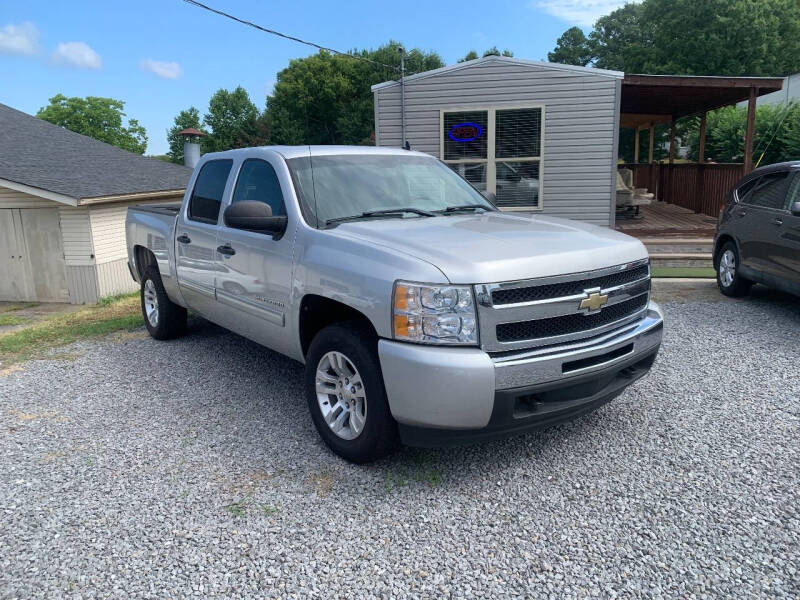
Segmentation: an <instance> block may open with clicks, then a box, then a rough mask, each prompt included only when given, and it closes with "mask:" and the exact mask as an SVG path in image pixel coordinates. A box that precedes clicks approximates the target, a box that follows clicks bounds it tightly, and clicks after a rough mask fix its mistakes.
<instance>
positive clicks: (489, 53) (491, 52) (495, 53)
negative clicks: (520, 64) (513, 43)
mask: <svg viewBox="0 0 800 600" xmlns="http://www.w3.org/2000/svg"><path fill="white" fill-rule="evenodd" d="M483 56H484V57H487V56H509V57H511V56H514V53H513V52H512V51H511V50H503V51H502V52H500V50H498V49H497V46H492V47H491V48H489V49H488V50H487V51H486V52H484V53H483Z"/></svg>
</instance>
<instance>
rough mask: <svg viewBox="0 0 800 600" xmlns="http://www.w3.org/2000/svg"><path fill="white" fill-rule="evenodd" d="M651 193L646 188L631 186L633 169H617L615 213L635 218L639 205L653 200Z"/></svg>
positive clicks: (637, 214)
mask: <svg viewBox="0 0 800 600" xmlns="http://www.w3.org/2000/svg"><path fill="white" fill-rule="evenodd" d="M653 196H654V195H653V194H650V193H648V192H647V188H635V187H633V171H631V170H630V169H617V202H616V204H617V215H618V216H621V217H628V218H637V217H638V216H639V209H640V207H642V206H644V205H646V204H650V203H651V202H652V201H653Z"/></svg>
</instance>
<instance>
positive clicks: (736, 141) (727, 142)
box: [687, 102, 800, 165]
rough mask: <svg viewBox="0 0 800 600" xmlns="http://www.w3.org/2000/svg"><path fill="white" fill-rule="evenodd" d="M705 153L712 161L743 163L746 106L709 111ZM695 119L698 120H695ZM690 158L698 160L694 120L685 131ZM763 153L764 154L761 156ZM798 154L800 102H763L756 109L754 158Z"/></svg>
mask: <svg viewBox="0 0 800 600" xmlns="http://www.w3.org/2000/svg"><path fill="white" fill-rule="evenodd" d="M707 119H708V120H707V134H706V149H705V156H706V157H707V158H711V159H713V160H714V161H715V162H742V160H744V137H745V131H746V129H747V109H746V108H744V107H741V108H740V107H736V106H726V107H725V108H721V109H719V110H715V111H713V112H710V113H708V117H707ZM695 120H699V119H696V118H695ZM687 137H688V140H687V141H688V143H689V158H691V159H693V160H697V157H698V154H699V149H698V147H699V137H700V136H699V133H698V127H697V123H695V124H694V127H692V128H691V129H690V131H689V132H688V136H687ZM762 154H763V157H762ZM798 157H800V104H798V103H797V102H792V103H790V104H788V105H784V104H778V105H772V104H765V105H762V106H759V107H758V108H757V109H756V121H755V131H754V135H753V159H754V161H758V160H759V159H761V164H762V165H769V164H772V163H777V162H783V161H787V160H797V158H798Z"/></svg>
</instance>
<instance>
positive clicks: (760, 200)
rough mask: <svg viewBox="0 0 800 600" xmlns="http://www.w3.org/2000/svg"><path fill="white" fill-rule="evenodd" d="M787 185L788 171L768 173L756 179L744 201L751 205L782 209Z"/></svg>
mask: <svg viewBox="0 0 800 600" xmlns="http://www.w3.org/2000/svg"><path fill="white" fill-rule="evenodd" d="M788 187H789V172H788V171H779V172H778V173H769V174H767V175H764V176H763V177H762V178H761V179H759V180H758V185H757V186H756V187H755V188H753V191H752V192H751V193H750V194H749V195H748V196H747V198H745V202H746V203H747V204H750V205H752V206H762V207H764V208H776V209H782V208H783V207H784V205H785V204H786V192H787V191H788Z"/></svg>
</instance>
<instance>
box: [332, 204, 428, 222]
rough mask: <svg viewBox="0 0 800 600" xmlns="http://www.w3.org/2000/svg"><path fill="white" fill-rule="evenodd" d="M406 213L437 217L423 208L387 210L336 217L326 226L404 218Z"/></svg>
mask: <svg viewBox="0 0 800 600" xmlns="http://www.w3.org/2000/svg"><path fill="white" fill-rule="evenodd" d="M405 213H412V214H415V215H419V216H421V217H435V216H436V213H432V212H431V211H429V210H422V209H421V208H387V209H384V210H368V211H366V212H362V213H361V214H358V215H349V216H347V217H336V218H335V219H328V220H327V221H325V225H332V224H333V223H341V222H342V221H354V220H356V219H368V218H370V217H394V216H402V215H403V214H405Z"/></svg>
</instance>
